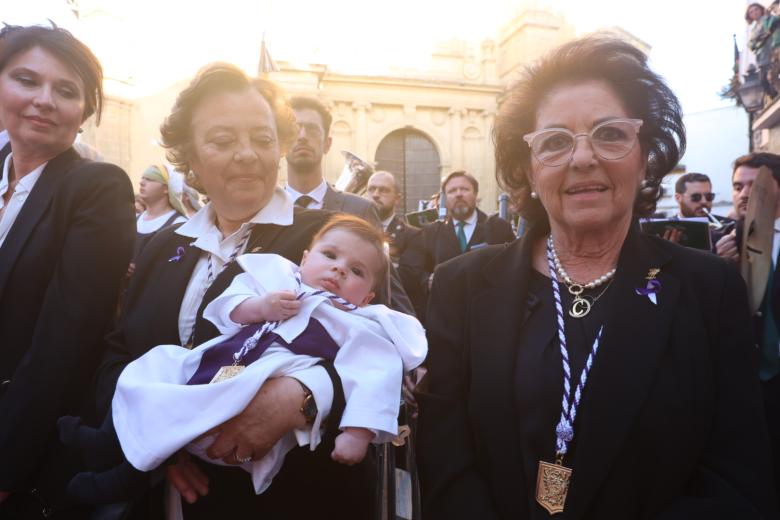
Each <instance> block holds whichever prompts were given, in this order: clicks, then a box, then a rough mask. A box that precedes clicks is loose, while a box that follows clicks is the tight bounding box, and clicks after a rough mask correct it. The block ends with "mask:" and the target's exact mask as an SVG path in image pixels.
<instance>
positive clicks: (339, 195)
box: [322, 184, 379, 223]
mask: <svg viewBox="0 0 780 520" xmlns="http://www.w3.org/2000/svg"><path fill="white" fill-rule="evenodd" d="M322 209H326V210H328V211H337V212H342V213H349V214H351V215H357V216H358V217H361V218H363V219H364V220H367V221H369V222H376V223H378V222H379V216H378V215H377V212H376V206H375V205H374V203H373V202H371V201H370V200H367V199H364V198H363V197H359V196H357V195H354V194H352V193H344V192H343V191H336V190H334V189H333V188H332V187H331V186H330V184H328V189H327V191H326V192H325V196H324V197H323V198H322Z"/></svg>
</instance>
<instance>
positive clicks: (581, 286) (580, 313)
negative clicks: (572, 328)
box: [547, 235, 617, 318]
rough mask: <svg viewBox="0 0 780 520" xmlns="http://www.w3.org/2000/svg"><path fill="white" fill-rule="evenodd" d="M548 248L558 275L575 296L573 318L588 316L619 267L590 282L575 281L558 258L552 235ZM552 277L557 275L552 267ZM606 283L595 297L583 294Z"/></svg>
mask: <svg viewBox="0 0 780 520" xmlns="http://www.w3.org/2000/svg"><path fill="white" fill-rule="evenodd" d="M547 249H548V251H549V252H550V257H551V260H552V261H551V262H550V263H551V264H552V266H554V267H555V271H556V273H557V275H558V276H557V277H558V278H560V279H561V280H562V281H563V283H564V285H566V289H567V290H568V291H569V294H571V295H572V296H574V300H573V301H572V302H571V308H570V309H569V316H571V317H572V318H582V317H584V316H586V315H587V314H588V313H589V312H590V309H591V307H592V306H593V304H594V303H596V301H597V300H598V299H599V298H601V297H602V296H603V295H604V293H605V292H606V291H607V289H608V288H609V285H610V284H611V283H612V279H613V278H614V277H615V271H617V267H613V268H612V269H611V270H609V271H608V272H607V273H605V274H603V275H601V276H599V277H598V278H596V279H594V280H591V281H590V282H587V283H579V282H575V281H574V280H572V279H571V277H570V276H569V274H568V273H567V272H566V269H564V268H563V264H561V260H560V259H559V258H558V253H557V252H556V251H555V244H554V243H553V238H552V235H550V236H549V237H547ZM550 277H552V278H555V277H556V276H555V273H553V271H552V269H551V270H550ZM608 282H609V283H608ZM605 283H606V284H607V286H606V287H605V288H604V290H602V291H601V292H600V293H599V294H598V296H596V297H595V298H594V297H586V296H583V295H582V293H583V292H585V291H587V290H590V289H595V288H596V287H600V286H602V285H604V284H605Z"/></svg>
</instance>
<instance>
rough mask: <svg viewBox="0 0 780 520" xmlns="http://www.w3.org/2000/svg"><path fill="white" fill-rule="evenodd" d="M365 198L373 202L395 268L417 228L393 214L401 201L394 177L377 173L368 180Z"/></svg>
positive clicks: (386, 173)
mask: <svg viewBox="0 0 780 520" xmlns="http://www.w3.org/2000/svg"><path fill="white" fill-rule="evenodd" d="M365 198H367V199H368V200H372V201H374V204H375V205H376V209H377V213H378V214H379V220H380V221H381V223H382V228H383V229H384V231H385V238H386V239H387V242H388V244H390V258H391V259H392V261H393V263H394V264H395V265H396V266H397V265H398V259H399V258H400V257H401V255H402V254H403V252H404V251H405V250H406V246H407V245H408V244H409V239H410V237H411V236H412V233H413V232H414V231H415V230H417V228H415V227H412V226H410V225H409V224H407V223H406V219H404V218H403V217H402V216H398V215H396V214H395V207H396V205H397V204H398V203H399V202H400V201H401V193H400V192H399V191H398V185H397V184H396V182H395V177H394V176H393V174H392V173H390V172H387V171H381V170H380V171H378V172H376V173H374V174H373V175H372V176H371V177H370V178H369V179H368V186H367V188H366V194H365Z"/></svg>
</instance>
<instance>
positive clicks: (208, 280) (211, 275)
mask: <svg viewBox="0 0 780 520" xmlns="http://www.w3.org/2000/svg"><path fill="white" fill-rule="evenodd" d="M253 228H254V224H249V225H248V226H247V227H246V231H244V235H243V236H242V237H241V240H239V241H238V244H236V247H235V248H233V252H232V253H230V258H228V261H227V262H225V263H224V265H223V266H222V269H220V270H219V273H221V272H222V271H224V270H225V269H227V267H228V266H229V265H230V264H232V263H233V262H235V261H236V257H238V253H240V252H241V251H242V250H243V249H244V246H245V245H246V243H247V242H249V237H250V235H251V234H252V229H253ZM206 265H207V268H208V271H207V278H206V289H208V288H209V286H210V285H211V283H212V282H213V281H214V265H213V263H212V261H211V253H209V255H208V257H207V260H206ZM219 273H217V275H219Z"/></svg>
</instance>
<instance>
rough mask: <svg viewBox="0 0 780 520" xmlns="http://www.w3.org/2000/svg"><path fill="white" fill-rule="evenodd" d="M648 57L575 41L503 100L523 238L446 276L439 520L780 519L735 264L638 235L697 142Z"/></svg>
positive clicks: (498, 129)
mask: <svg viewBox="0 0 780 520" xmlns="http://www.w3.org/2000/svg"><path fill="white" fill-rule="evenodd" d="M647 61H648V58H647V56H646V55H645V54H644V53H642V52H641V51H640V50H638V49H636V48H635V47H633V46H632V45H631V44H629V43H627V42H624V41H620V40H616V39H610V38H604V37H597V36H594V37H589V38H584V39H579V40H574V41H572V42H569V43H567V44H565V45H563V46H562V47H560V48H558V49H556V50H554V51H553V52H552V53H551V54H550V55H549V56H546V57H544V58H542V59H541V60H539V61H538V62H537V63H535V64H534V65H533V66H531V67H529V68H528V69H526V70H525V72H524V75H523V76H522V77H520V78H519V79H518V81H517V82H516V83H514V84H513V85H512V86H510V87H509V88H508V89H507V91H506V92H505V93H504V94H503V96H502V103H501V107H500V109H499V113H498V114H497V116H496V120H495V127H494V129H493V141H494V143H495V146H496V151H495V153H496V167H497V176H498V180H499V182H500V183H501V185H502V188H504V190H505V191H506V192H507V193H510V194H511V196H512V197H513V199H514V202H515V203H516V204H517V206H518V207H519V209H520V211H521V214H522V217H523V218H525V219H526V221H527V222H528V229H527V231H526V233H525V234H524V235H523V237H522V238H521V239H519V240H516V241H514V242H512V243H511V244H508V245H495V246H486V247H484V248H481V249H479V250H477V251H472V252H470V253H468V254H465V255H461V256H459V257H457V258H454V259H452V260H450V261H448V262H445V263H443V264H441V265H439V266H438V267H437V270H436V275H435V276H434V279H433V284H432V287H431V291H430V294H429V300H428V307H427V316H426V317H427V321H426V329H427V334H428V343H429V352H428V358H427V360H426V366H427V368H428V373H427V375H426V379H425V380H424V381H423V385H427V387H424V389H423V390H420V391H419V392H418V394H417V401H418V404H419V407H420V408H419V419H418V420H419V422H418V426H419V428H418V432H417V441H418V442H417V454H418V469H419V475H420V482H421V487H422V494H421V496H422V500H423V516H424V517H425V518H426V520H438V519H447V520H458V519H463V520H465V519H473V518H479V519H481V520H497V519H510V518H511V519H523V520H525V519H533V520H536V519H547V518H550V517H551V516H552V515H557V514H559V513H562V514H561V515H560V518H571V519H574V518H577V519H616V518H620V519H639V518H654V519H660V518H665V519H671V518H730V519H731V518H739V519H756V520H757V519H759V518H777V503H776V498H775V496H774V489H773V487H772V478H773V477H772V468H771V463H770V460H769V455H768V453H769V452H770V444H769V436H768V434H767V426H766V421H765V418H764V410H763V407H762V403H761V395H760V390H759V378H758V374H757V373H756V370H755V365H754V363H753V361H754V355H755V347H754V345H753V343H752V341H751V334H750V317H749V312H748V305H747V296H746V291H745V285H744V283H743V281H742V279H741V277H740V276H739V273H738V271H737V269H736V266H735V265H734V264H733V263H728V262H724V261H723V260H721V259H720V258H717V257H716V256H715V255H709V254H702V252H700V251H695V250H692V249H690V248H685V247H681V246H679V245H678V244H673V243H671V242H669V241H667V240H663V239H661V238H658V237H654V236H650V235H647V234H644V233H642V232H641V231H640V230H639V227H638V219H639V218H640V217H644V216H647V215H650V214H652V213H653V212H654V210H655V206H656V201H657V200H658V198H659V196H660V193H661V182H662V181H663V178H664V176H666V175H667V174H668V173H669V172H670V171H671V170H672V169H673V168H674V167H675V165H676V164H677V163H678V161H679V159H680V157H682V155H683V153H684V150H685V142H686V140H685V128H684V126H683V122H682V109H681V107H680V104H679V102H678V100H677V98H676V96H675V95H674V93H673V92H672V91H671V90H670V89H669V87H668V86H667V85H666V83H665V82H664V80H663V79H662V78H661V77H660V76H659V75H657V74H656V73H655V72H653V71H652V70H650V68H649V67H648V63H647Z"/></svg>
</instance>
